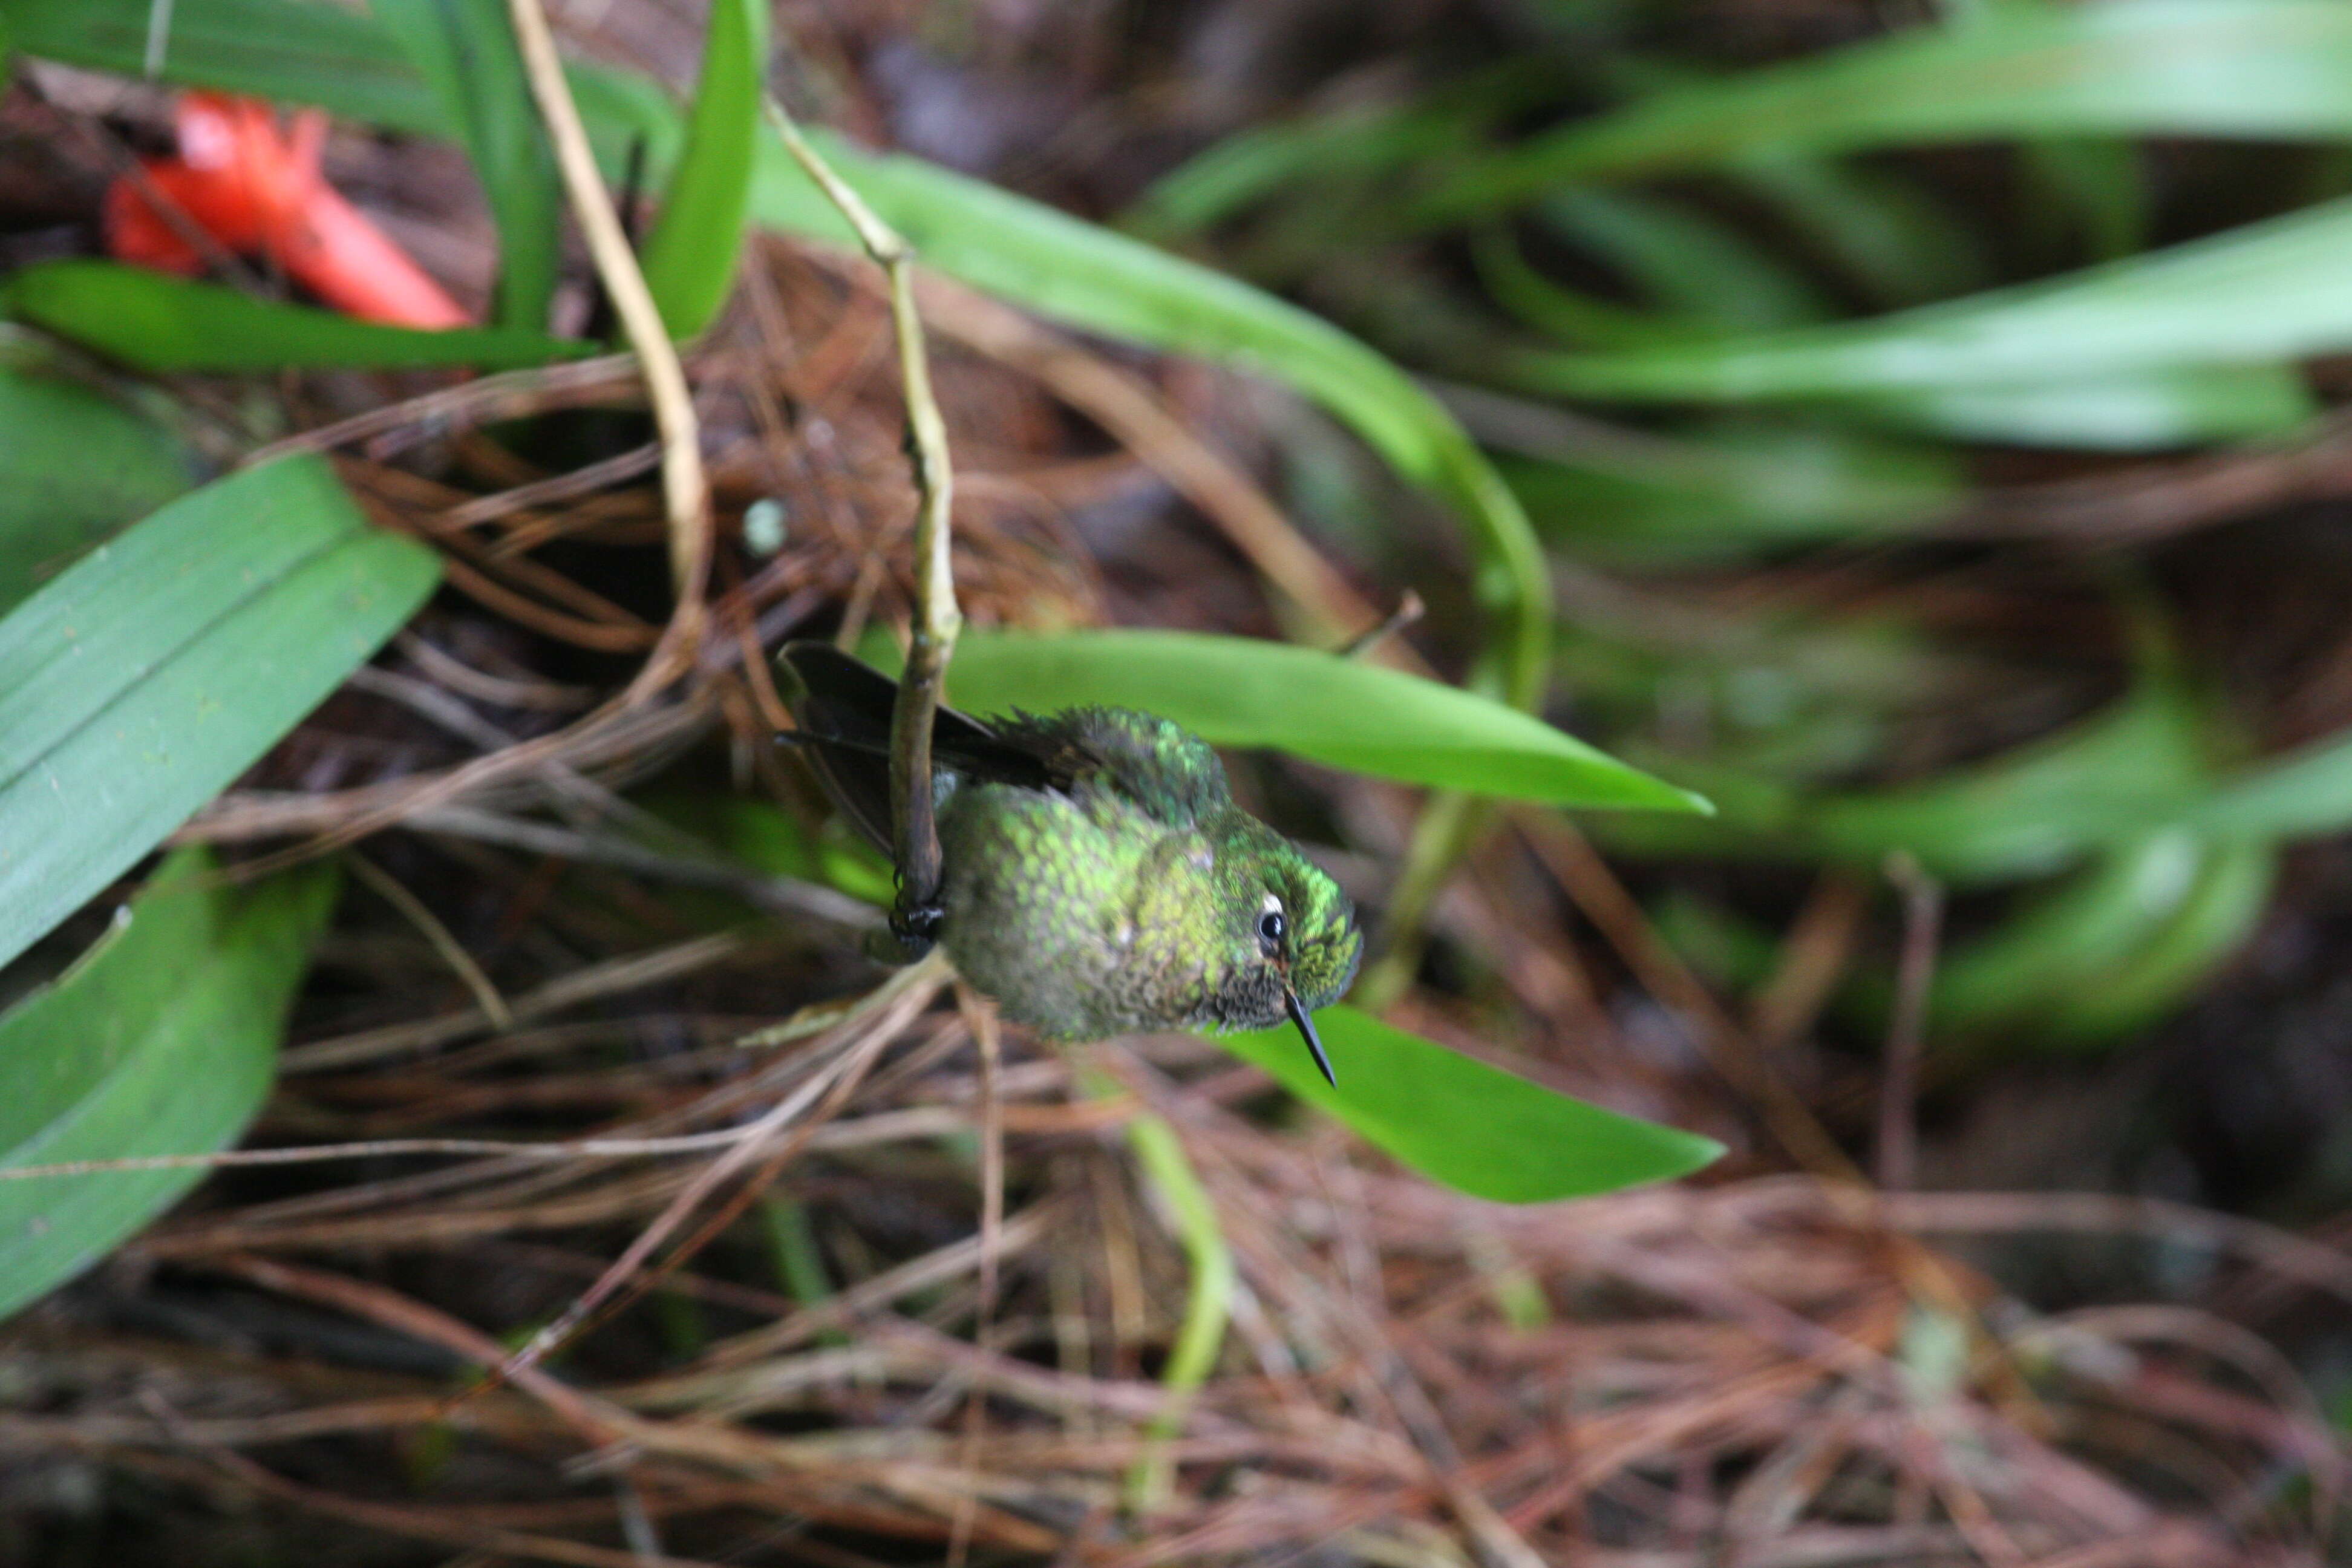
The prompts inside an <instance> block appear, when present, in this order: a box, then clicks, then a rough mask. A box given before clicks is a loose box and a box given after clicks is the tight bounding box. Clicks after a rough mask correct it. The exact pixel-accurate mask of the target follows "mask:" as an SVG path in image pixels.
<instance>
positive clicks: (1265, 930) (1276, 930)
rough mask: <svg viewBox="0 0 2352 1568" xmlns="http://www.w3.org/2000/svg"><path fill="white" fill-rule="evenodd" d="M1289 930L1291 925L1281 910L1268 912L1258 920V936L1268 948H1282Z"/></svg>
mask: <svg viewBox="0 0 2352 1568" xmlns="http://www.w3.org/2000/svg"><path fill="white" fill-rule="evenodd" d="M1289 929H1290V926H1289V923H1288V922H1287V921H1285V920H1284V919H1283V918H1282V911H1281V910H1266V911H1265V913H1264V914H1262V915H1260V916H1258V918H1257V934H1258V936H1259V938H1260V939H1261V940H1263V941H1264V942H1265V944H1266V945H1267V946H1268V947H1276V948H1278V947H1280V946H1281V945H1282V939H1283V936H1284V934H1285V933H1286V932H1287V931H1289Z"/></svg>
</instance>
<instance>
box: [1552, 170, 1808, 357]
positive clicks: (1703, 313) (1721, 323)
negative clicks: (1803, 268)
mask: <svg viewBox="0 0 2352 1568" xmlns="http://www.w3.org/2000/svg"><path fill="white" fill-rule="evenodd" d="M1537 216H1538V219H1539V220H1540V221H1541V223H1542V224H1543V226H1544V227H1546V228H1548V229H1549V230H1550V231H1551V232H1553V233H1554V234H1556V235H1558V236H1559V237H1561V238H1563V239H1566V240H1568V241H1570V242H1571V243H1573V244H1575V245H1577V246H1579V247H1582V248H1584V249H1586V250H1589V251H1591V253H1592V254H1594V255H1596V256H1598V257H1600V258H1601V259H1602V260H1604V261H1606V262H1607V263H1608V264H1609V265H1610V266H1611V267H1612V268H1614V269H1615V270H1617V271H1618V272H1620V273H1622V274H1623V275H1624V276H1625V277H1626V278H1628V279H1632V280H1633V282H1634V283H1635V284H1637V285H1638V286H1639V287H1640V289H1641V290H1642V292H1643V293H1644V294H1646V295H1648V296H1649V297H1650V298H1651V299H1652V300H1655V301H1656V302H1657V303H1658V304H1659V305H1661V306H1664V308H1665V309H1666V310H1671V311H1674V312H1675V313H1676V314H1678V315H1680V316H1682V317H1684V318H1685V319H1686V320H1696V321H1705V322H1707V323H1708V324H1710V325H1712V326H1715V327H1718V328H1726V329H1732V330H1737V331H1764V330H1768V329H1770V328H1775V327H1792V326H1798V325H1801V324H1804V323H1809V322H1812V321H1822V320H1824V319H1826V318H1827V317H1829V316H1832V315H1833V314H1835V313H1836V312H1835V311H1834V310H1832V308H1831V303H1830V300H1829V298H1828V297H1827V296H1826V295H1825V294H1823V293H1822V290H1821V289H1819V288H1818V287H1817V286H1815V285H1814V284H1813V283H1812V281H1811V279H1808V278H1806V277H1805V276H1804V275H1803V274H1802V273H1801V272H1799V271H1798V270H1797V269H1796V268H1793V267H1791V266H1790V265H1789V264H1788V263H1786V262H1784V261H1782V260H1781V259H1780V258H1778V257H1776V256H1773V255H1772V254H1771V253H1769V251H1767V250H1765V249H1764V248H1763V247H1760V246H1759V245H1758V244H1757V243H1756V242H1755V241H1754V240H1752V239H1750V238H1749V237H1748V236H1746V235H1744V234H1742V233H1741V232H1740V231H1739V230H1738V229H1737V228H1734V227H1733V226H1730V225H1729V224H1726V223H1721V222H1718V221H1717V220H1716V219H1714V218H1712V217H1709V216H1706V214H1704V213H1701V212H1698V211H1696V210H1695V209H1693V208H1691V207H1689V206H1687V205H1682V204H1680V203H1676V202H1673V201H1669V200H1666V199H1664V198H1663V197H1658V196H1649V195H1632V194H1629V193H1626V192H1621V191H1562V192H1560V193H1559V194H1558V195H1553V196H1550V197H1549V198H1547V199H1546V200H1545V201H1544V202H1543V204H1542V205H1541V206H1539V207H1538V209H1537Z"/></svg>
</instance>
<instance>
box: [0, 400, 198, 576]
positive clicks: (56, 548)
mask: <svg viewBox="0 0 2352 1568" xmlns="http://www.w3.org/2000/svg"><path fill="white" fill-rule="evenodd" d="M194 482H195V470H194V462H193V460H192V458H191V456H190V454H189V453H188V452H187V451H186V450H185V449H184V448H183V447H181V445H180V443H179V442H177V441H176V440H174V439H173V437H172V436H171V435H170V433H169V432H167V431H165V430H164V429H163V428H162V427H161V426H157V425H155V424H153V423H152V422H151V421H149V420H145V419H142V418H141V417H139V416H137V415H136V414H133V413H131V411H130V410H129V409H127V408H124V407H122V406H121V405H119V404H117V403H114V402H112V401H111V400H110V399H108V398H106V397H103V396H100V395H99V394H98V393H95V392H92V391H91V390H90V389H89V388H88V387H85V386H79V385H76V384H73V383H72V382H69V381H63V380H59V379H57V378H55V377H51V376H45V375H34V374H25V373H20V372H17V371H14V370H9V369H5V368H0V614H5V613H6V612H7V611H9V610H11V609H13V608H15V607H16V605H17V604H18V603H19V602H20V601H22V600H23V599H24V597H25V595H27V594H30V593H31V592H32V591H33V590H34V589H36V588H37V587H39V586H40V585H41V584H44V583H46V582H47V581H48V580H49V579H50V578H52V577H54V576H56V575H57V574H58V573H59V572H62V571H64V570H65V569H66V568H67V567H68V566H69V565H71V564H72V563H73V562H74V559H75V558H76V557H77V556H79V555H80V554H81V553H82V552H84V551H86V550H88V549H89V547H90V546H91V545H94V544H96V543H97V542H99V541H100V540H101V539H104V538H105V537H106V536H107V535H108V534H110V533H112V532H113V531H115V530H116V529H118V528H121V526H122V525H123V524H124V523H127V522H129V521H131V520H133V519H134V518H139V517H143V516H145V515H146V514H147V513H149V512H151V511H153V510H155V509H156V508H157V507H159V506H162V505H163V503H164V502H165V501H167V500H171V499H172V498H173V496H176V495H179V494H181V493H182V492H184V490H186V489H188V488H189V487H190V486H191V485H193V484H194Z"/></svg>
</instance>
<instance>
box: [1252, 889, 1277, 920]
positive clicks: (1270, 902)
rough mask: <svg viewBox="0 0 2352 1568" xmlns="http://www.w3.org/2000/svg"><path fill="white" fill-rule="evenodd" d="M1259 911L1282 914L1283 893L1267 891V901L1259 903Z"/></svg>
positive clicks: (1266, 913)
mask: <svg viewBox="0 0 2352 1568" xmlns="http://www.w3.org/2000/svg"><path fill="white" fill-rule="evenodd" d="M1257 912H1258V913H1260V914H1262V915H1273V914H1280V913H1281V912H1282V895H1281V894H1280V893H1276V892H1272V891H1269V892H1267V894H1266V895H1265V902H1264V903H1262V904H1260V905H1258V907H1257Z"/></svg>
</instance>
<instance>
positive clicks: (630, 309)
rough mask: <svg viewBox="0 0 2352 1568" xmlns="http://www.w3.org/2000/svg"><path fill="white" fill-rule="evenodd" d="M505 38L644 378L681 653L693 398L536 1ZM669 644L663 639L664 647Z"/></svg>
mask: <svg viewBox="0 0 2352 1568" xmlns="http://www.w3.org/2000/svg"><path fill="white" fill-rule="evenodd" d="M507 9H508V12H509V14H510V15H511V16H513V18H514V27H515V37H516V39H517V41H518V42H519V43H520V45H521V46H522V61H523V71H524V74H525V75H526V76H528V77H529V78H530V90H531V96H532V97H533V98H535V99H536V100H538V102H539V112H540V118H541V119H542V120H544V121H546V122H547V132H548V136H549V139H550V140H551V141H552V142H554V144H555V161H556V164H557V167H559V168H560V169H561V170H562V174H563V186H564V190H565V192H566V193H567V194H568V195H570V196H571V198H572V213H573V215H574V216H576V217H578V218H579V220H580V232H581V234H582V236H583V237H584V238H585V239H586V240H587V242H588V254H589V256H590V257H591V258H593V260H594V262H595V264H596V276H597V277H598V278H599V279H602V280H603V282H604V292H605V294H606V296H607V297H608V298H610V299H611V300H612V301H613V310H614V314H616V315H618V316H619V317H620V319H621V330H622V331H623V332H624V333H625V334H626V335H627V337H628V340H629V346H630V347H631V348H633V349H635V350H636V353H637V360H638V363H639V364H640V365H641V366H642V367H643V369H644V372H645V377H646V395H647V396H648V397H650V398H651V400H652V402H653V409H654V425H655V427H656V429H658V430H659V431H660V432H661V447H662V504H663V510H664V511H665V513H666V514H667V518H668V521H669V570H670V583H671V585H672V586H673V587H674V588H676V589H677V595H678V614H677V618H676V620H675V621H674V622H673V623H672V627H671V630H672V633H673V636H674V637H675V641H676V645H677V647H683V648H687V649H691V648H693V647H695V645H696V643H697V642H698V640H699V626H698V622H699V621H700V619H701V604H700V602H701V597H702V584H703V580H704V578H705V577H706V576H708V575H709V569H710V485H709V479H707V478H706V477H705V476H704V474H703V470H702V435H701V427H700V425H699V422H698V420H697V419H696V417H695V413H694V395H693V394H692V392H690V391H689V390H688V387H687V384H686V368H685V367H684V366H683V365H681V364H680V363H678V358H677V349H676V348H675V347H674V346H673V345H672V344H671V342H670V341H669V330H668V328H667V327H666V326H664V325H663V324H662V319H661V309H660V307H658V306H657V305H656V304H655V303H654V297H653V291H652V290H651V289H647V288H646V275H645V273H644V272H643V270H641V269H640V268H638V266H637V258H636V255H635V252H633V251H632V250H630V248H629V238H628V236H627V234H626V233H625V232H624V231H623V230H622V227H621V219H620V216H619V215H618V214H617V213H615V212H614V210H613V197H612V195H611V193H609V192H608V191H606V190H605V189H604V176H603V175H601V174H598V173H597V171H596V155H595V153H594V152H593V151H592V150H591V149H590V147H589V145H588V132H587V130H586V128H585V127H584V126H583V125H582V124H581V122H580V110H579V106H578V105H576V104H574V103H573V102H572V88H571V85H570V84H569V83H568V82H566V81H565V80H564V78H563V62H562V59H561V58H559V57H558V56H557V54H556V52H555V35H554V34H553V33H552V32H551V30H550V29H549V27H548V25H547V14H546V13H545V12H544V11H543V10H541V7H540V0H508V3H507ZM665 640H670V639H667V638H666V639H665ZM666 663H667V660H666V659H665V658H662V657H661V656H660V655H659V654H656V658H654V659H653V660H651V661H649V664H648V668H649V669H656V668H660V667H662V666H664V665H665V664H666Z"/></svg>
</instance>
